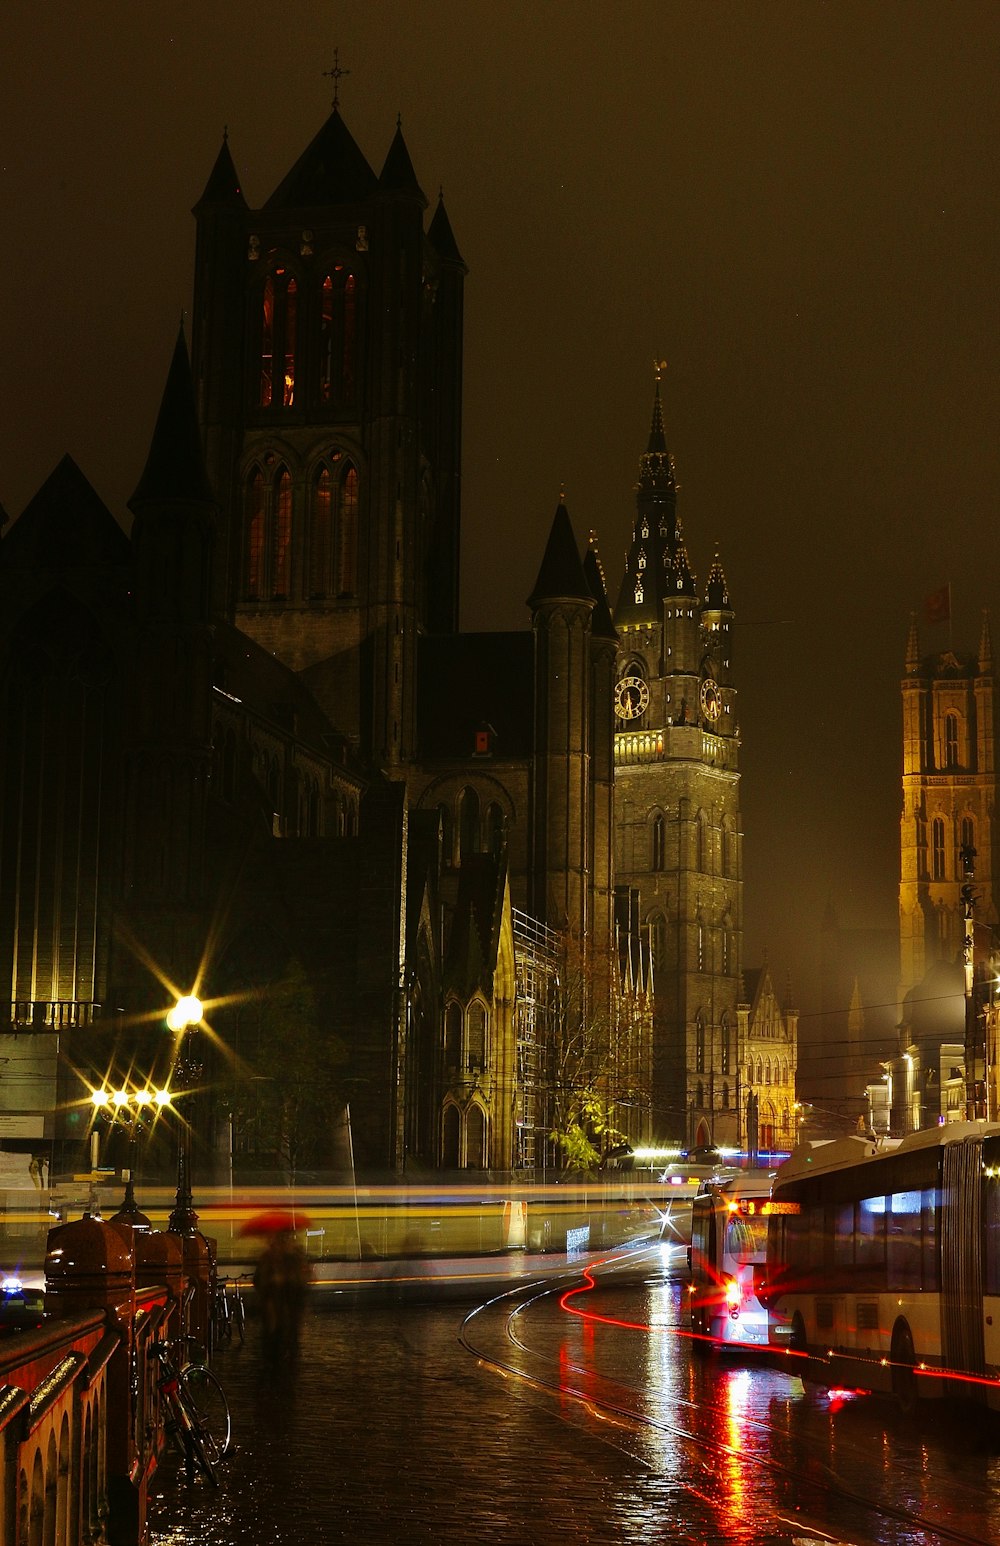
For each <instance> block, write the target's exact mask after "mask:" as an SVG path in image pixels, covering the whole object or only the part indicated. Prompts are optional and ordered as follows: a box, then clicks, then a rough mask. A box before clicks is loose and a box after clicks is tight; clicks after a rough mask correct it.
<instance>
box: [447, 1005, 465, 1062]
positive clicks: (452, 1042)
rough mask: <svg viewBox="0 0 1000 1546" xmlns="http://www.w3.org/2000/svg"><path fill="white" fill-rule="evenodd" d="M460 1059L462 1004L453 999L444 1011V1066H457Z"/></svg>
mask: <svg viewBox="0 0 1000 1546" xmlns="http://www.w3.org/2000/svg"><path fill="white" fill-rule="evenodd" d="M461 1061H462V1006H461V1004H456V1003H455V1001H454V999H453V1000H452V1002H451V1003H450V1004H449V1005H448V1007H447V1009H446V1010H445V1012H444V1066H445V1068H457V1067H458V1065H459V1063H460V1062H461Z"/></svg>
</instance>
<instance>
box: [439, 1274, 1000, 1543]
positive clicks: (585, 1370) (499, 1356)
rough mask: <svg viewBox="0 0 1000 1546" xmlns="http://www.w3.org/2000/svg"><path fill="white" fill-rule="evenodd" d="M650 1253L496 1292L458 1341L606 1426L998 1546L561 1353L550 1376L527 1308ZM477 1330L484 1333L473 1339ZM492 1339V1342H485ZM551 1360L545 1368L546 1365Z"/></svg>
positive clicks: (601, 1319)
mask: <svg viewBox="0 0 1000 1546" xmlns="http://www.w3.org/2000/svg"><path fill="white" fill-rule="evenodd" d="M649 1255H650V1248H649V1247H644V1248H643V1249H642V1250H640V1251H631V1252H628V1253H626V1254H624V1255H621V1256H617V1257H609V1258H608V1259H607V1260H605V1261H604V1262H600V1263H595V1264H594V1266H593V1267H586V1268H581V1269H580V1270H578V1271H576V1272H572V1273H570V1272H567V1273H566V1274H565V1275H564V1276H562V1277H560V1278H559V1279H557V1280H553V1279H551V1278H547V1279H545V1280H544V1281H542V1280H539V1281H538V1282H537V1283H527V1284H521V1285H520V1286H519V1287H518V1288H515V1289H512V1290H510V1291H508V1292H505V1293H502V1294H498V1295H496V1296H495V1297H493V1298H491V1299H489V1300H486V1301H484V1303H483V1304H481V1305H478V1306H477V1307H476V1308H475V1309H473V1310H471V1311H470V1312H469V1314H468V1315H466V1317H465V1318H464V1320H463V1322H462V1325H461V1329H460V1332H459V1338H458V1340H459V1343H460V1344H461V1346H462V1347H463V1348H464V1349H465V1350H466V1352H468V1353H469V1354H470V1355H471V1356H472V1357H474V1358H475V1359H477V1361H478V1362H479V1363H480V1364H481V1365H484V1366H485V1367H487V1368H491V1369H494V1370H495V1371H497V1372H498V1373H500V1374H502V1375H503V1376H504V1377H505V1378H509V1379H514V1380H517V1381H519V1382H521V1383H522V1384H523V1385H524V1386H525V1387H526V1388H531V1389H534V1390H536V1391H539V1392H542V1393H543V1394H545V1395H546V1396H553V1397H556V1398H558V1400H559V1401H560V1402H566V1401H572V1402H575V1403H577V1404H578V1405H579V1408H580V1410H581V1412H586V1413H588V1414H589V1415H590V1417H591V1418H592V1419H597V1420H598V1421H600V1422H601V1423H602V1424H604V1425H607V1424H615V1425H620V1427H621V1428H623V1429H625V1430H629V1431H631V1432H633V1433H639V1432H642V1431H647V1432H656V1433H660V1434H664V1435H667V1436H669V1437H671V1438H673V1439H677V1440H680V1441H682V1442H683V1443H685V1444H688V1445H690V1446H691V1447H692V1448H693V1449H694V1450H696V1451H697V1452H699V1453H700V1454H701V1455H703V1456H708V1457H711V1459H713V1460H714V1459H717V1458H718V1457H719V1456H720V1455H725V1456H726V1457H728V1458H729V1459H731V1460H733V1461H734V1462H738V1463H739V1464H741V1465H743V1466H746V1465H748V1464H749V1465H752V1466H756V1467H758V1468H760V1469H761V1470H766V1471H768V1472H769V1473H771V1474H772V1475H774V1476H778V1477H782V1478H784V1479H785V1480H789V1481H794V1482H797V1483H800V1484H801V1483H803V1482H804V1483H805V1484H806V1485H807V1486H808V1487H809V1488H810V1489H811V1490H812V1491H814V1492H815V1493H819V1494H822V1495H825V1496H827V1497H829V1498H830V1499H831V1500H836V1501H837V1502H839V1503H841V1504H847V1505H851V1506H852V1507H854V1508H855V1509H858V1510H861V1511H863V1513H864V1514H867V1515H869V1516H871V1517H872V1518H873V1520H877V1521H882V1522H884V1523H886V1524H894V1525H900V1526H904V1527H906V1528H907V1529H908V1530H911V1531H914V1532H919V1533H921V1534H923V1535H925V1536H926V1537H927V1538H928V1540H930V1541H941V1542H955V1543H957V1546H995V1540H994V1538H993V1537H992V1536H987V1535H979V1534H971V1533H969V1532H968V1531H966V1530H962V1529H959V1528H957V1527H955V1526H952V1525H948V1524H947V1523H943V1522H942V1521H940V1520H938V1519H932V1518H929V1517H928V1516H927V1515H925V1514H921V1513H918V1512H917V1511H916V1510H913V1509H908V1508H905V1507H901V1506H898V1505H893V1504H890V1503H886V1502H883V1501H879V1500H878V1499H875V1498H872V1497H870V1496H868V1495H866V1494H864V1493H861V1492H858V1491H857V1490H856V1488H855V1487H853V1486H851V1485H849V1484H848V1483H847V1482H845V1481H844V1480H843V1479H842V1478H841V1477H840V1476H839V1475H838V1474H837V1473H836V1471H834V1470H833V1469H832V1468H831V1467H830V1466H829V1465H827V1464H826V1463H825V1462H824V1461H822V1460H821V1459H819V1458H818V1457H814V1460H813V1464H812V1465H811V1466H810V1471H809V1475H808V1476H806V1477H803V1475H802V1471H801V1469H800V1468H797V1467H793V1466H790V1465H787V1464H784V1463H783V1462H782V1461H781V1460H779V1459H776V1458H774V1457H773V1456H771V1455H765V1454H760V1453H758V1452H755V1451H748V1450H747V1449H745V1448H743V1447H742V1446H739V1447H738V1446H735V1445H731V1444H727V1443H725V1442H724V1441H722V1440H720V1439H719V1438H718V1436H717V1434H716V1435H713V1436H712V1437H711V1438H709V1437H707V1436H706V1435H705V1434H703V1433H699V1432H697V1431H696V1430H695V1429H694V1428H693V1427H689V1426H686V1425H684V1424H682V1423H680V1422H672V1421H669V1420H668V1419H666V1418H664V1417H662V1416H657V1415H654V1414H653V1413H651V1412H649V1411H648V1410H646V1409H645V1407H644V1401H645V1397H644V1393H643V1392H641V1391H638V1390H635V1389H631V1388H630V1387H629V1386H627V1385H622V1384H620V1383H619V1382H617V1381H615V1380H612V1379H609V1378H608V1376H606V1375H603V1374H600V1373H598V1371H596V1370H594V1369H591V1368H589V1367H587V1366H586V1365H584V1364H580V1363H577V1362H573V1361H566V1359H565V1358H560V1361H559V1367H558V1371H557V1372H556V1373H554V1374H553V1372H552V1370H551V1364H552V1359H553V1354H552V1352H551V1350H544V1351H540V1350H538V1349H537V1348H535V1347H532V1346H531V1345H530V1344H529V1343H528V1342H527V1341H525V1340H524V1337H523V1336H522V1335H521V1334H520V1333H521V1326H522V1325H523V1324H524V1322H525V1320H526V1318H527V1317H528V1315H529V1314H530V1312H531V1311H532V1310H534V1309H538V1308H539V1307H540V1306H542V1305H543V1304H548V1305H551V1302H552V1301H553V1300H555V1299H559V1300H560V1301H562V1300H564V1299H565V1298H566V1297H567V1296H568V1295H569V1294H571V1293H572V1294H573V1296H574V1297H575V1296H576V1294H577V1293H580V1292H585V1291H587V1290H588V1289H589V1290H591V1291H600V1290H602V1289H603V1288H605V1287H606V1286H617V1284H615V1283H614V1279H615V1278H618V1279H621V1278H623V1277H624V1276H625V1274H626V1273H630V1274H631V1273H634V1272H635V1270H636V1267H637V1266H638V1265H639V1264H640V1262H641V1259H642V1258H643V1257H648V1256H649ZM598 1268H600V1269H602V1275H603V1273H606V1274H607V1276H608V1279H609V1282H608V1283H607V1284H606V1283H604V1282H602V1283H600V1284H599V1283H598V1282H596V1281H595V1279H594V1276H593V1274H594V1272H596V1271H597V1270H598ZM581 1276H582V1278H583V1281H582V1282H581ZM574 1313H577V1314H580V1315H581V1316H582V1317H583V1318H584V1319H586V1320H590V1321H591V1323H592V1324H606V1325H614V1326H619V1327H622V1328H623V1329H627V1330H628V1329H632V1330H636V1331H640V1330H641V1331H645V1332H646V1333H647V1334H648V1333H656V1334H663V1335H674V1336H677V1335H679V1334H680V1335H683V1333H679V1330H678V1328H677V1327H676V1326H666V1325H665V1326H651V1325H649V1324H648V1323H647V1324H643V1323H640V1322H627V1321H622V1320H620V1319H616V1318H613V1317H608V1316H601V1315H596V1314H595V1315H593V1316H590V1315H588V1314H587V1312H586V1311H581V1310H576V1311H575V1312H574ZM474 1327H475V1328H476V1330H477V1331H478V1332H479V1333H480V1335H479V1336H478V1337H476V1338H475V1339H474V1335H473V1328H474ZM487 1328H489V1329H487ZM490 1342H492V1346H489V1345H486V1344H487V1343H490ZM511 1349H516V1352H517V1354H518V1355H520V1358H521V1360H529V1361H530V1362H531V1363H532V1364H533V1365H534V1367H532V1368H531V1369H530V1370H529V1369H526V1368H524V1367H523V1365H522V1362H519V1361H517V1359H515V1358H514V1357H513V1355H512V1353H511V1352H510V1351H509V1350H511ZM546 1365H548V1367H547V1368H546V1367H545V1366H546ZM570 1374H571V1375H573V1376H574V1377H578V1378H579V1383H578V1384H568V1383H567V1376H568V1375H570ZM676 1400H677V1401H678V1402H679V1403H680V1404H682V1405H683V1406H685V1407H687V1408H688V1409H689V1410H691V1411H692V1412H693V1411H699V1412H708V1413H710V1414H713V1415H714V1416H716V1417H718V1418H723V1417H724V1416H725V1413H724V1412H723V1409H722V1408H721V1407H719V1406H715V1405H713V1404H712V1403H711V1402H703V1401H699V1402H694V1401H691V1400H690V1399H689V1398H686V1397H677V1398H676ZM557 1415H559V1417H560V1420H561V1421H567V1420H568V1419H567V1417H566V1416H565V1414H564V1413H558V1414H557ZM745 1422H746V1423H747V1424H748V1425H749V1426H750V1427H752V1428H753V1430H754V1431H755V1432H756V1433H757V1434H758V1435H760V1437H761V1438H763V1439H775V1440H777V1441H778V1442H780V1443H784V1442H785V1441H786V1440H787V1434H786V1433H785V1432H784V1431H783V1430H782V1429H781V1428H779V1427H777V1426H776V1425H774V1424H770V1423H767V1422H765V1421H764V1420H762V1419H761V1418H751V1417H747V1418H745ZM597 1436H598V1437H599V1438H600V1440H601V1442H602V1443H604V1444H611V1445H613V1446H614V1447H615V1448H617V1449H618V1450H619V1451H621V1452H623V1453H625V1454H627V1455H628V1457H629V1458H630V1459H631V1460H632V1461H633V1462H634V1463H635V1464H637V1465H639V1466H642V1467H643V1468H645V1469H647V1470H650V1471H651V1470H653V1469H654V1467H653V1466H652V1463H651V1462H650V1461H649V1460H648V1459H646V1458H645V1457H644V1456H642V1455H640V1454H637V1453H636V1452H635V1450H634V1449H633V1448H631V1447H629V1446H628V1445H627V1444H626V1443H624V1441H623V1439H619V1438H616V1437H615V1436H614V1434H613V1432H612V1431H610V1430H609V1428H608V1427H607V1426H603V1427H602V1428H601V1430H600V1431H599V1433H598V1435H597ZM684 1485H685V1486H686V1487H687V1490H688V1491H689V1492H690V1493H691V1494H692V1495H696V1494H697V1495H698V1496H700V1494H699V1493H698V1489H697V1487H696V1486H695V1484H694V1483H693V1482H692V1483H684ZM810 1512H812V1510H810ZM775 1518H776V1522H779V1523H781V1524H782V1525H783V1526H786V1527H788V1528H789V1529H790V1530H791V1532H792V1536H793V1537H794V1538H795V1539H803V1538H806V1537H808V1538H809V1539H810V1540H812V1539H813V1538H814V1536H813V1534H811V1533H810V1526H809V1525H808V1524H807V1522H806V1519H805V1518H801V1517H800V1518H798V1519H796V1520H795V1521H792V1520H789V1519H787V1517H786V1516H784V1515H781V1514H780V1513H776V1515H775ZM812 1528H813V1529H814V1531H815V1538H816V1539H823V1540H830V1541H834V1540H835V1539H836V1537H833V1536H830V1535H829V1533H828V1530H826V1529H818V1528H816V1527H815V1526H813V1527H812Z"/></svg>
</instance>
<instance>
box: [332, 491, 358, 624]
mask: <svg viewBox="0 0 1000 1546" xmlns="http://www.w3.org/2000/svg"><path fill="white" fill-rule="evenodd" d="M357 569H358V470H357V468H356V467H355V466H354V464H353V462H345V464H344V470H343V472H342V473H341V475H340V489H339V498H338V500H337V577H336V591H337V595H338V596H353V595H354V592H355V590H356V589H357Z"/></svg>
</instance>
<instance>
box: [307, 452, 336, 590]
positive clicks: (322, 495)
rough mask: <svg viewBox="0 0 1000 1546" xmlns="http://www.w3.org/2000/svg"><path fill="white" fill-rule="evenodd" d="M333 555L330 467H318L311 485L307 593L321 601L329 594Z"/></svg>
mask: <svg viewBox="0 0 1000 1546" xmlns="http://www.w3.org/2000/svg"><path fill="white" fill-rule="evenodd" d="M332 556H333V487H332V481H331V478H330V469H329V467H321V468H320V469H319V472H318V473H317V474H316V481H315V482H314V484H313V500H312V541H311V545H310V551H309V594H310V596H314V597H316V598H317V599H322V597H324V596H328V595H329V593H330V561H331V558H332Z"/></svg>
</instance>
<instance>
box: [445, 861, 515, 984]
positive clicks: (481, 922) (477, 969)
mask: <svg viewBox="0 0 1000 1546" xmlns="http://www.w3.org/2000/svg"><path fill="white" fill-rule="evenodd" d="M505 876H506V870H505V867H504V865H503V863H502V861H501V862H499V863H498V861H497V860H496V859H494V858H493V857H492V856H491V855H489V854H470V855H467V856H466V857H465V858H464V859H463V860H462V868H461V870H460V871H459V877H458V895H457V897H456V899H455V912H454V922H453V924H452V930H451V938H450V939H449V941H448V955H447V959H446V961H445V967H444V981H445V985H446V987H449V988H453V989H454V990H455V991H456V992H457V993H458V994H460V995H461V996H462V997H464V998H467V997H468V996H469V995H470V994H471V993H473V992H474V991H475V989H476V988H482V989H484V990H485V991H486V992H487V993H491V992H492V989H493V973H494V972H495V970H496V964H497V953H498V950H499V943H500V910H501V902H502V898H503V885H504V880H505Z"/></svg>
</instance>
